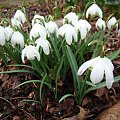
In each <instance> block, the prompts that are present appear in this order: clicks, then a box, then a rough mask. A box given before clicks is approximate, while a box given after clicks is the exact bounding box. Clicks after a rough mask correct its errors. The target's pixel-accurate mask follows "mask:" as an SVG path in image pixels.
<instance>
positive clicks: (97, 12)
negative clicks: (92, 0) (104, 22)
mask: <svg viewBox="0 0 120 120" xmlns="http://www.w3.org/2000/svg"><path fill="white" fill-rule="evenodd" d="M89 15H91V16H99V17H100V18H102V17H103V13H102V10H101V9H100V8H99V7H98V5H97V4H92V5H91V6H90V7H89V8H88V9H87V12H86V18H88V16H89Z"/></svg>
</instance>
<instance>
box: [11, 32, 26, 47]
mask: <svg viewBox="0 0 120 120" xmlns="http://www.w3.org/2000/svg"><path fill="white" fill-rule="evenodd" d="M11 44H12V46H13V47H14V46H15V45H16V44H19V45H20V47H22V48H23V47H24V37H23V35H22V34H21V33H20V32H18V31H16V32H14V33H13V35H12V37H11Z"/></svg>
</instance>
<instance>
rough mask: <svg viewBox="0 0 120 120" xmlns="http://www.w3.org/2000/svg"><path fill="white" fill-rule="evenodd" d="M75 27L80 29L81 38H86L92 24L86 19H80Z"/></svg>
mask: <svg viewBox="0 0 120 120" xmlns="http://www.w3.org/2000/svg"><path fill="white" fill-rule="evenodd" d="M75 28H76V29H77V31H80V35H81V39H85V38H86V35H87V33H88V32H89V31H90V29H91V25H90V24H89V23H88V22H87V21H86V20H82V19H80V20H79V21H78V22H77V23H76V24H75Z"/></svg>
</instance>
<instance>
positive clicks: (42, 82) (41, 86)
mask: <svg viewBox="0 0 120 120" xmlns="http://www.w3.org/2000/svg"><path fill="white" fill-rule="evenodd" d="M46 76H47V74H45V75H44V77H43V79H42V80H41V84H40V101H41V104H42V88H43V84H44V81H45V79H46Z"/></svg>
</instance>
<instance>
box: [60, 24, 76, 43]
mask: <svg viewBox="0 0 120 120" xmlns="http://www.w3.org/2000/svg"><path fill="white" fill-rule="evenodd" d="M58 34H59V35H61V36H62V37H64V36H65V39H66V42H67V44H68V45H71V43H72V39H73V38H74V40H75V42H77V31H76V29H75V28H74V27H73V26H72V25H70V24H64V25H63V26H62V27H60V28H59V29H58Z"/></svg>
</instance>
